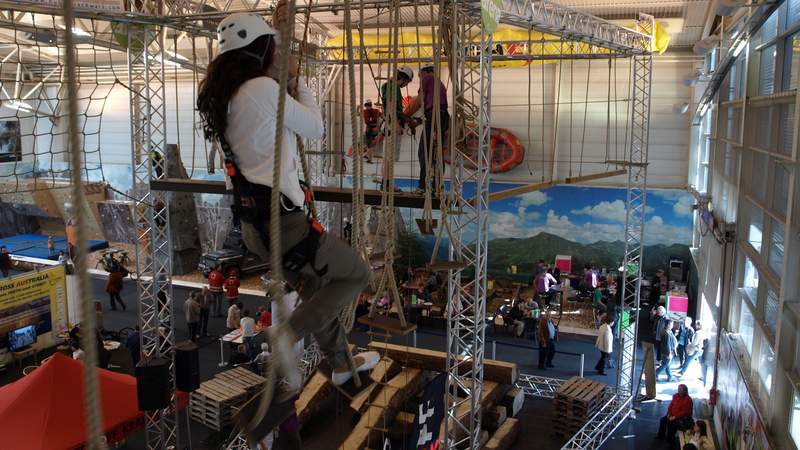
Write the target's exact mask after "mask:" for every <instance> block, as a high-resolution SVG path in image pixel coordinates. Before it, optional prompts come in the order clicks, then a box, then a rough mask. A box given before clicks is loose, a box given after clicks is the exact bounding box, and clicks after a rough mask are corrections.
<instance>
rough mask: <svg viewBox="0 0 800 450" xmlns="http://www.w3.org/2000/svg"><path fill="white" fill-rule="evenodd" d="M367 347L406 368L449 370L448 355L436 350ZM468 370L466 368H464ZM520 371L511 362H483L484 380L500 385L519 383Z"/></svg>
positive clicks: (404, 347) (381, 345) (375, 344)
mask: <svg viewBox="0 0 800 450" xmlns="http://www.w3.org/2000/svg"><path fill="white" fill-rule="evenodd" d="M367 347H368V348H369V349H370V350H373V351H376V352H378V353H380V354H382V355H384V356H388V357H389V358H392V359H393V360H395V361H397V362H398V363H399V364H402V365H403V366H404V367H414V368H417V369H425V370H433V371H435V372H445V371H446V370H447V368H446V364H447V353H445V352H440V351H436V350H427V349H422V348H416V347H408V346H405V345H395V344H388V343H382V342H374V341H373V342H370V343H369V344H368V345H367ZM464 369H465V370H466V367H464ZM518 376H519V371H518V369H517V365H516V364H515V363H511V362H505V361H495V360H493V359H484V360H483V379H484V380H485V381H494V382H497V383H500V384H514V383H516V382H517V377H518Z"/></svg>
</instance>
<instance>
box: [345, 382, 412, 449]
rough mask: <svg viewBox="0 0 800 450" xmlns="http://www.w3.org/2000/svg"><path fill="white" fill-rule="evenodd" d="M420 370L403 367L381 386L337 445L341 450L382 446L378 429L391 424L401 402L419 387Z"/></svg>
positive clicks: (380, 432) (381, 433) (380, 433)
mask: <svg viewBox="0 0 800 450" xmlns="http://www.w3.org/2000/svg"><path fill="white" fill-rule="evenodd" d="M422 380H423V378H422V371H421V370H419V369H410V368H404V369H403V370H402V371H401V372H400V373H399V374H397V375H396V376H395V377H394V378H392V379H391V380H389V382H388V383H386V385H385V386H383V387H382V388H381V390H380V391H379V392H378V394H377V395H376V396H375V398H374V399H373V400H372V401H371V402H370V403H369V404H368V406H367V409H366V411H365V412H364V414H362V415H361V418H360V419H359V420H358V423H357V424H356V426H355V427H354V428H353V431H352V432H351V433H350V435H349V436H347V439H345V441H344V442H343V443H342V445H341V446H339V449H340V450H361V449H363V448H366V447H369V446H370V445H376V444H377V445H379V446H382V445H383V442H379V441H381V437H382V435H383V434H384V433H383V432H382V431H381V429H382V428H383V427H384V426H385V424H388V423H391V422H392V420H393V419H394V415H395V414H396V413H397V410H398V409H399V408H400V406H402V404H403V403H404V402H405V401H406V400H408V399H409V398H411V397H412V396H413V395H414V394H415V393H416V392H417V391H418V390H419V389H420V388H421V387H422Z"/></svg>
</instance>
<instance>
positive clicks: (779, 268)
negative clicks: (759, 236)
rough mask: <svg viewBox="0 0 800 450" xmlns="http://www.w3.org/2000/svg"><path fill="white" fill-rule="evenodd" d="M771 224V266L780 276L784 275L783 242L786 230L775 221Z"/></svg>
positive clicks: (771, 221) (772, 220)
mask: <svg viewBox="0 0 800 450" xmlns="http://www.w3.org/2000/svg"><path fill="white" fill-rule="evenodd" d="M770 223H771V224H772V226H771V228H772V231H771V232H770V239H769V266H770V267H771V268H772V270H774V271H775V273H776V274H778V276H780V275H781V274H782V273H783V240H784V233H785V231H786V229H785V227H784V226H783V224H782V223H781V222H779V221H777V220H775V219H771V220H770Z"/></svg>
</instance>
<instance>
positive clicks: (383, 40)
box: [324, 22, 670, 68]
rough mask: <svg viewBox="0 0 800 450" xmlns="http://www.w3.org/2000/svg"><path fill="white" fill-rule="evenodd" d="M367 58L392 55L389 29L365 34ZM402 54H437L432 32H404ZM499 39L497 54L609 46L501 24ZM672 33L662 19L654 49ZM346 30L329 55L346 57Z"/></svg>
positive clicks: (583, 51)
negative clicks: (663, 24)
mask: <svg viewBox="0 0 800 450" xmlns="http://www.w3.org/2000/svg"><path fill="white" fill-rule="evenodd" d="M630 28H632V29H636V28H638V25H637V24H632V25H631V27H630ZM363 38H364V47H365V50H366V51H365V55H364V58H365V61H366V62H370V61H379V60H386V59H392V56H393V55H392V52H391V50H390V44H389V35H388V34H385V33H370V34H364V36H363ZM398 38H399V46H398V51H399V54H398V55H397V56H398V59H401V60H402V59H415V58H421V59H430V58H432V57H433V47H432V43H433V39H432V37H431V34H430V33H422V32H420V33H417V32H416V31H406V32H401V33H400V34H399V36H398ZM360 39H361V36H359V34H358V32H357V31H354V32H353V41H354V42H360ZM492 39H493V41H494V42H495V45H494V47H495V52H494V53H495V55H501V56H502V55H534V56H545V57H546V56H554V57H561V56H568V55H573V54H574V55H587V54H592V53H595V54H604V53H608V52H609V50H607V49H605V48H602V47H598V46H596V45H591V44H587V43H585V42H579V41H563V40H560V39H559V37H558V36H555V35H552V34H547V33H540V32H538V31H531V32H530V33H529V32H528V30H525V29H521V28H516V27H509V26H501V27H499V28H498V29H497V31H495V33H494V35H493V36H492ZM669 41H670V36H669V33H668V32H667V31H666V29H665V28H664V27H663V26H662V25H661V24H660V23H659V22H656V25H655V38H654V40H653V52H654V53H658V54H661V53H664V52H665V51H666V50H667V48H668V47H669ZM344 45H345V36H344V34H339V35H337V36H334V37H332V38H330V39H328V41H327V42H326V43H325V45H324V47H325V48H326V49H327V50H328V51H327V57H328V59H342V58H344V55H345V52H344V51H343V48H344ZM530 63H531V61H524V60H502V59H498V60H495V61H493V62H492V65H493V67H495V68H499V67H525V66H527V65H528V64H530Z"/></svg>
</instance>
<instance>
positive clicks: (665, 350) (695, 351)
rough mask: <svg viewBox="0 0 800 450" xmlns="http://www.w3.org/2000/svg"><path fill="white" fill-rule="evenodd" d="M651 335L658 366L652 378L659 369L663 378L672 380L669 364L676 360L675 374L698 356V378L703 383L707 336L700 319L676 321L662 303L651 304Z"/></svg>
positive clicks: (658, 372)
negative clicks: (652, 308)
mask: <svg viewBox="0 0 800 450" xmlns="http://www.w3.org/2000/svg"><path fill="white" fill-rule="evenodd" d="M653 337H654V339H655V351H656V359H657V360H658V362H659V366H658V368H657V369H656V380H658V377H659V375H661V374H662V373H664V374H666V375H667V381H668V382H673V381H676V379H677V378H676V377H675V376H673V374H672V365H673V364H675V363H677V367H678V369H679V373H678V376H680V377H682V376H684V375H685V374H686V372H687V370H688V369H689V367H690V365H691V364H692V362H694V361H695V360H696V359H698V358H699V359H700V366H701V376H700V378H701V380H703V383H704V384H705V378H706V367H707V365H706V356H707V353H708V345H709V344H708V338H707V337H706V333H705V331H704V330H703V326H702V324H701V323H700V321H693V320H692V318H691V317H685V318H683V319H682V320H678V321H677V322H676V321H675V320H673V319H672V318H671V317H670V316H669V314H667V310H666V308H665V307H664V306H663V305H658V306H657V307H656V308H655V316H654V320H653Z"/></svg>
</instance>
